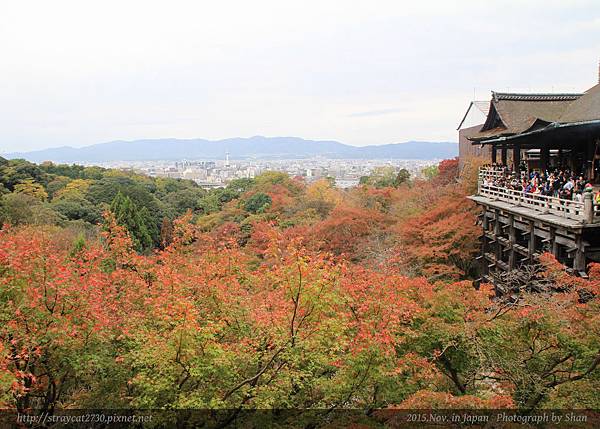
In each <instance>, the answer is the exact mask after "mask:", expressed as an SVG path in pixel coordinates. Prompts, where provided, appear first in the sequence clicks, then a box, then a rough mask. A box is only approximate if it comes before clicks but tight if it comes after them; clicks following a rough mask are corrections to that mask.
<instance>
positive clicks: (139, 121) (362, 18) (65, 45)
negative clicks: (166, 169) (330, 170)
mask: <svg viewBox="0 0 600 429" xmlns="http://www.w3.org/2000/svg"><path fill="white" fill-rule="evenodd" d="M599 58H600V2H598V1H597V0H592V1H572V0H571V1H549V0H544V1H524V0H519V1H514V2H512V1H491V0H485V1H474V2H467V1H464V2H452V1H443V2H433V1H424V0H415V1H410V2H403V1H400V0H392V1H379V0H369V1H352V0H344V1H327V0H318V1H312V0H302V1H288V0H272V1H261V0H243V1H228V0H212V1H202V0H196V1H175V0H163V1H160V2H159V1H156V2H154V1H149V0H144V1H131V0H118V1H111V0H102V1H81V0H76V1H63V0H52V1H48V0H42V1H38V2H33V1H27V0H0V152H7V151H15V150H19V151H20V150H32V149H39V148H44V147H52V146H61V145H71V146H84V145H89V144H93V143H99V142H104V141H110V140H117V139H127V140H131V139H138V138H160V137H178V138H194V137H201V138H210V139H219V138H227V137H236V136H246V137H249V136H253V135H266V136H298V137H304V138H312V139H334V140H338V141H342V142H345V143H350V144H354V145H366V144H383V143H393V142H401V141H405V140H417V139H419V140H453V141H455V140H456V126H457V124H458V122H459V120H460V118H461V116H462V114H463V113H464V111H465V109H466V107H467V104H468V102H469V101H470V100H472V99H473V97H474V96H475V97H476V98H477V99H488V98H489V91H490V90H492V89H493V90H500V91H505V90H511V91H519V90H521V91H536V90H542V91H553V90H554V91H582V90H585V89H587V88H589V87H590V86H592V85H594V84H595V83H596V82H597V79H598V60H599Z"/></svg>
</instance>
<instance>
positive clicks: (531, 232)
mask: <svg viewBox="0 0 600 429" xmlns="http://www.w3.org/2000/svg"><path fill="white" fill-rule="evenodd" d="M527 251H528V252H529V260H530V261H531V262H533V254H534V253H535V222H534V221H532V220H530V221H529V243H528V246H527Z"/></svg>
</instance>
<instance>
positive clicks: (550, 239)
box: [467, 84, 600, 285]
mask: <svg viewBox="0 0 600 429" xmlns="http://www.w3.org/2000/svg"><path fill="white" fill-rule="evenodd" d="M467 138H468V140H469V141H471V143H472V144H473V145H480V146H481V147H486V146H487V147H489V149H490V150H489V151H488V153H489V154H490V159H489V162H490V166H488V167H482V168H481V169H480V173H479V184H478V192H477V194H476V195H473V196H471V197H469V198H470V199H471V200H472V201H474V202H475V203H477V204H478V205H479V206H481V208H482V214H481V216H480V222H481V225H482V228H483V233H482V235H481V254H480V256H479V258H478V259H479V261H480V262H481V264H480V267H481V278H480V279H479V282H482V281H483V282H489V283H493V284H495V285H497V284H498V281H499V274H500V273H502V272H507V271H510V270H513V269H516V268H519V267H520V266H522V265H523V264H531V263H534V262H535V261H536V260H537V259H538V258H539V256H540V255H541V254H542V253H544V252H551V253H552V254H553V255H554V256H555V257H556V258H557V259H558V260H559V261H560V262H561V263H563V264H564V265H565V266H566V267H567V270H568V271H569V272H571V273H573V274H575V275H580V276H584V277H585V276H587V274H586V267H587V263H588V262H590V261H598V262H600V207H599V206H597V205H596V204H595V203H594V193H593V192H585V193H583V194H582V198H581V199H580V200H570V199H569V200H567V199H561V198H558V197H552V196H546V195H540V194H530V193H525V192H523V191H517V190H514V189H509V188H507V187H501V186H493V185H490V183H489V181H488V180H485V179H486V178H490V177H494V176H495V175H500V174H505V173H506V171H507V170H511V171H514V172H523V171H526V172H527V173H529V172H532V171H541V172H545V171H549V170H553V169H568V170H569V171H570V172H572V173H574V174H575V175H577V176H583V177H585V178H586V179H587V181H588V182H590V183H592V184H594V187H595V191H597V190H598V189H599V188H600V186H596V185H600V84H598V85H596V86H594V87H592V88H591V89H589V90H588V91H586V92H584V93H581V94H515V93H497V92H493V93H492V99H491V101H490V104H489V112H488V114H487V118H486V120H485V123H484V124H482V125H481V127H474V131H473V132H472V133H471V134H470V135H469V136H468V137H467Z"/></svg>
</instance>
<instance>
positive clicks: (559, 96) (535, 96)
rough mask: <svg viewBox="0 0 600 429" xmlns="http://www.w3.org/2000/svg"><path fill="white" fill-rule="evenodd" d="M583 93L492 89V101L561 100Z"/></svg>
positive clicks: (574, 98) (573, 97)
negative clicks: (523, 91)
mask: <svg viewBox="0 0 600 429" xmlns="http://www.w3.org/2000/svg"><path fill="white" fill-rule="evenodd" d="M582 95H583V93H567V92H561V93H550V92H545V93H544V92H535V93H521V92H495V91H492V98H493V99H494V101H499V100H514V101H562V100H577V99H578V98H579V97H581V96H582Z"/></svg>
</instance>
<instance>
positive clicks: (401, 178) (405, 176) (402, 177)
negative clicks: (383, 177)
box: [394, 168, 410, 187]
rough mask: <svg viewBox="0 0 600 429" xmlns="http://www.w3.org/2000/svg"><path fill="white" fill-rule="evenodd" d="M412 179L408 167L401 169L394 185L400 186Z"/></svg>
mask: <svg viewBox="0 0 600 429" xmlns="http://www.w3.org/2000/svg"><path fill="white" fill-rule="evenodd" d="M409 180H410V172H409V171H408V170H407V169H406V168H402V169H400V171H399V172H398V174H397V175H396V180H395V181H394V186H395V187H398V186H400V185H402V184H403V183H407V182H408V181H409Z"/></svg>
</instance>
